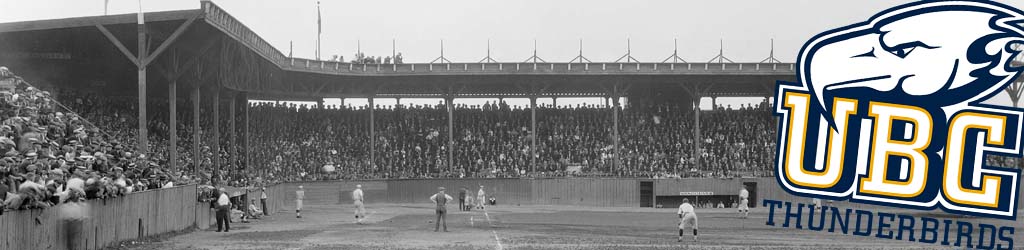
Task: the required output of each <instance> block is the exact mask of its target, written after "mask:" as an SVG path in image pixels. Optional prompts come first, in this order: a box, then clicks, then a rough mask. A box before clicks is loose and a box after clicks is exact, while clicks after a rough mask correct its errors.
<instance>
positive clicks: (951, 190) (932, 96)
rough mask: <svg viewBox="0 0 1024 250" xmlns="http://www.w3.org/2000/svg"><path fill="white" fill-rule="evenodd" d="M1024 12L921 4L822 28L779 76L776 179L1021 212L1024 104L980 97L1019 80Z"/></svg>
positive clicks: (811, 191) (963, 208)
mask: <svg viewBox="0 0 1024 250" xmlns="http://www.w3.org/2000/svg"><path fill="white" fill-rule="evenodd" d="M1022 21H1024V12H1021V11H1020V10H1018V9H1016V8H1013V7H1009V6H1006V5H1003V4H999V3H994V2H974V1H943V2H919V3H912V4H908V5H903V6H898V7H895V8H892V9H889V10H886V11H883V12H882V13H879V14H878V15H875V16H873V17H871V18H870V19H869V20H868V21H867V22H863V23H857V24H854V25H850V26H847V27H843V28H839V29H835V30H831V31H827V32H824V33H822V34H819V35H817V36H815V37H814V38H812V39H811V40H810V41H809V42H808V43H807V44H805V45H804V47H803V49H801V51H800V57H799V59H798V60H797V64H798V70H797V73H798V79H799V83H798V84H794V83H780V85H779V87H778V90H777V96H776V97H775V100H776V101H775V103H776V105H775V106H776V107H775V112H776V115H778V116H779V138H778V140H779V144H778V145H779V148H778V158H777V162H776V164H777V168H776V170H777V174H776V176H777V178H778V181H779V182H780V183H781V184H782V186H783V187H784V188H785V189H786V190H787V191H789V192H790V193H793V194H798V195H802V196H808V197H818V198H826V199H833V200H843V199H849V200H851V201H854V202H861V203H870V204H878V205H889V206H899V207H906V208H916V209H934V208H942V209H944V210H945V211H948V212H951V213H958V214H969V215H977V216H985V217H994V218H1003V219H1015V218H1016V213H1015V211H1016V209H1017V204H1016V201H1017V195H1018V189H1019V188H1018V186H1017V184H1018V183H1019V180H1018V178H1020V177H1019V176H1020V170H1018V169H1013V168H1009V166H991V165H987V164H986V163H985V157H986V156H990V155H1002V156H1009V157H1020V156H1021V147H1020V144H1021V142H1020V136H1021V123H1022V117H1024V112H1022V110H1020V109H1014V108H1006V107H996V106H990V105H985V104H981V101H984V100H986V99H988V98H989V97H991V96H993V95H995V94H998V93H999V92H1000V91H1001V90H1002V89H1003V88H1004V87H1005V86H1006V85H1007V84H1008V83H1010V82H1011V81H1013V80H1015V79H1017V77H1018V75H1019V73H1020V72H1021V70H1022V67H1021V66H1020V65H1017V64H1014V63H1012V61H1013V58H1015V57H1016V56H1017V55H1018V54H1019V53H1020V51H1018V50H1017V49H1016V48H1017V45H1018V44H1024V31H1022V29H1021V27H1020V23H1021V22H1022Z"/></svg>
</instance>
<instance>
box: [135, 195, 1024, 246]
mask: <svg viewBox="0 0 1024 250" xmlns="http://www.w3.org/2000/svg"><path fill="white" fill-rule="evenodd" d="M452 209H453V210H457V209H455V208H452ZM367 210H368V212H369V213H370V216H369V217H368V220H367V221H368V222H369V223H367V224H365V225H356V224H354V223H353V216H352V209H351V205H329V206H328V205H315V206H307V208H306V209H304V210H303V213H302V214H303V218H301V219H299V218H295V215H294V212H293V211H286V212H280V213H277V214H273V215H272V216H271V217H268V218H264V219H262V220H257V221H255V222H253V223H235V224H233V225H232V230H231V232H229V233H218V232H214V230H216V227H213V228H211V229H208V230H204V231H196V232H192V233H188V234H183V235H177V236H173V237H170V238H166V239H162V240H160V241H157V242H150V243H146V244H141V245H135V246H132V247H130V248H131V249H162V250H177V249H211V250H212V249H456V250H459V249H467V250H468V249H503V250H504V249H797V248H798V249H881V248H885V249H936V248H941V247H942V246H940V245H934V244H923V243H915V242H907V241H897V240H886V239H877V238H874V237H861V236H850V235H842V234H836V233H827V232H815V231H808V230H796V229H791V228H779V227H770V226H766V225H765V220H766V217H767V215H768V213H767V210H766V209H763V208H757V209H753V210H752V213H751V215H750V218H748V219H740V218H738V216H737V215H736V213H735V211H734V210H733V209H698V210H697V213H698V215H699V218H700V228H701V230H700V233H701V235H700V239H699V241H697V242H692V241H684V242H682V243H679V242H676V235H677V232H678V231H677V229H676V225H677V222H678V219H677V217H676V215H675V209H653V208H643V209H640V208H592V207H570V206H513V207H510V206H496V207H489V208H488V209H487V210H486V211H480V210H474V211H470V212H460V211H452V212H451V214H450V215H449V216H448V220H449V221H448V230H449V231H450V232H447V233H444V232H434V231H433V230H434V224H433V220H434V214H433V210H432V208H431V206H430V205H428V204H370V205H368V206H367ZM776 216H778V215H776ZM777 219H778V218H777ZM961 220H970V221H973V222H978V221H982V220H980V219H963V218H961ZM986 222H988V223H993V224H997V225H998V224H1007V223H1013V222H998V221H986ZM1017 224H1019V223H1017ZM851 230H852V229H851ZM1017 238H1019V237H1017Z"/></svg>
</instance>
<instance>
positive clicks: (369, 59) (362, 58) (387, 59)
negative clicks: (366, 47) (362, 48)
mask: <svg viewBox="0 0 1024 250" xmlns="http://www.w3.org/2000/svg"><path fill="white" fill-rule="evenodd" d="M331 61H337V62H344V61H345V57H344V56H337V55H335V56H334V57H333V58H331ZM350 63H353V64H402V53H398V54H396V55H395V57H393V58H392V57H391V56H384V57H381V56H377V57H373V56H367V55H366V54H363V52H359V53H356V55H355V57H354V58H353V59H352V61H351V62H350Z"/></svg>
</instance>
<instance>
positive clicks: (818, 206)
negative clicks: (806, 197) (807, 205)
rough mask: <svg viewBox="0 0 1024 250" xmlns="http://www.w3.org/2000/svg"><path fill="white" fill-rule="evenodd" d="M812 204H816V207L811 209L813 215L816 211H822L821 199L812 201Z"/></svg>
mask: <svg viewBox="0 0 1024 250" xmlns="http://www.w3.org/2000/svg"><path fill="white" fill-rule="evenodd" d="M811 204H814V207H811V213H813V212H814V210H821V199H818V198H814V199H811Z"/></svg>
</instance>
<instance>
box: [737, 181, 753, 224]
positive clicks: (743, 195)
mask: <svg viewBox="0 0 1024 250" xmlns="http://www.w3.org/2000/svg"><path fill="white" fill-rule="evenodd" d="M749 199H750V192H748V191H747V188H740V204H739V206H738V207H739V213H740V216H742V217H743V218H744V219H746V218H747V215H750V206H749V205H750V204H749V203H750V200H749Z"/></svg>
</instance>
